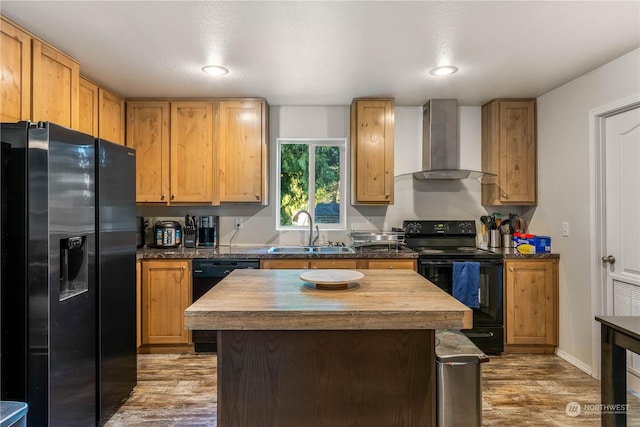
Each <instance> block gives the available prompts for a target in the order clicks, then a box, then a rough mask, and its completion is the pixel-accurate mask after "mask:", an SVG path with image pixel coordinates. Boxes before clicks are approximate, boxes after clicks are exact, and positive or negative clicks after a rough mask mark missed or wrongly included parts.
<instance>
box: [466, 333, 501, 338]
mask: <svg viewBox="0 0 640 427" xmlns="http://www.w3.org/2000/svg"><path fill="white" fill-rule="evenodd" d="M464 334H465V335H466V336H467V337H469V338H491V337H493V336H494V333H493V332H465V333H464Z"/></svg>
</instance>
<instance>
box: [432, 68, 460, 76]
mask: <svg viewBox="0 0 640 427" xmlns="http://www.w3.org/2000/svg"><path fill="white" fill-rule="evenodd" d="M456 71H458V67H454V66H453V65H445V66H443V67H436V68H432V69H431V71H429V74H432V75H434V76H448V75H449V74H453V73H455V72H456Z"/></svg>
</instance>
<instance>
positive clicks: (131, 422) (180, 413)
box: [105, 353, 640, 427]
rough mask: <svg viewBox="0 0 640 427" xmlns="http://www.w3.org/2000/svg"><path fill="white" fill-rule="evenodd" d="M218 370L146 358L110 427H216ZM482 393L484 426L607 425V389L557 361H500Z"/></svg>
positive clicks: (635, 414)
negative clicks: (571, 411)
mask: <svg viewBox="0 0 640 427" xmlns="http://www.w3.org/2000/svg"><path fill="white" fill-rule="evenodd" d="M215 365H216V356H215V354H194V353H187V354H181V355H177V354H172V355H166V354H164V355H163V354H141V355H138V385H137V386H136V388H135V389H134V391H133V393H132V394H131V396H130V397H129V399H128V400H127V401H126V402H125V403H124V404H123V405H122V406H121V407H120V408H119V410H118V411H117V412H116V413H115V414H114V415H113V416H112V417H111V418H110V419H109V421H108V422H107V423H106V424H105V427H135V426H156V427H165V426H166V427H169V426H175V427H189V426H203V427H204V426H216V369H215ZM482 389H483V396H482V397H483V399H482V400H483V402H482V404H483V407H482V417H483V425H484V426H599V425H600V412H599V406H598V405H599V402H600V382H599V381H597V380H595V379H593V378H591V377H590V376H589V375H587V374H585V373H584V372H582V371H580V370H579V369H577V368H575V367H574V366H572V365H571V364H569V363H567V362H566V361H564V360H562V359H561V358H559V357H557V356H554V355H506V356H492V357H491V361H490V362H488V363H484V364H482ZM627 401H628V403H629V410H628V415H627V417H628V421H627V422H628V425H629V426H640V396H637V395H634V394H631V393H629V394H628V396H627ZM570 402H576V403H578V404H579V405H580V413H579V414H578V415H577V416H575V417H570V416H569V415H567V411H566V407H567V405H568V404H569V403H570ZM301 427H303V426H301ZM381 427H386V426H381Z"/></svg>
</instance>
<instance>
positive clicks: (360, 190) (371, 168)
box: [351, 99, 394, 205]
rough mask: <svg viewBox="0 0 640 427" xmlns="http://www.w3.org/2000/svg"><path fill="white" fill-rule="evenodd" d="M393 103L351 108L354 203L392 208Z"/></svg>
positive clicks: (367, 102) (358, 103) (357, 103)
mask: <svg viewBox="0 0 640 427" xmlns="http://www.w3.org/2000/svg"><path fill="white" fill-rule="evenodd" d="M393 139H394V100H393V99H354V100H353V102H352V104H351V203H352V204H354V205H355V204H372V205H390V204H393Z"/></svg>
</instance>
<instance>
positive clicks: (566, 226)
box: [562, 222, 569, 237]
mask: <svg viewBox="0 0 640 427" xmlns="http://www.w3.org/2000/svg"><path fill="white" fill-rule="evenodd" d="M562 235H563V236H564V237H569V223H568V222H563V223H562Z"/></svg>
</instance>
